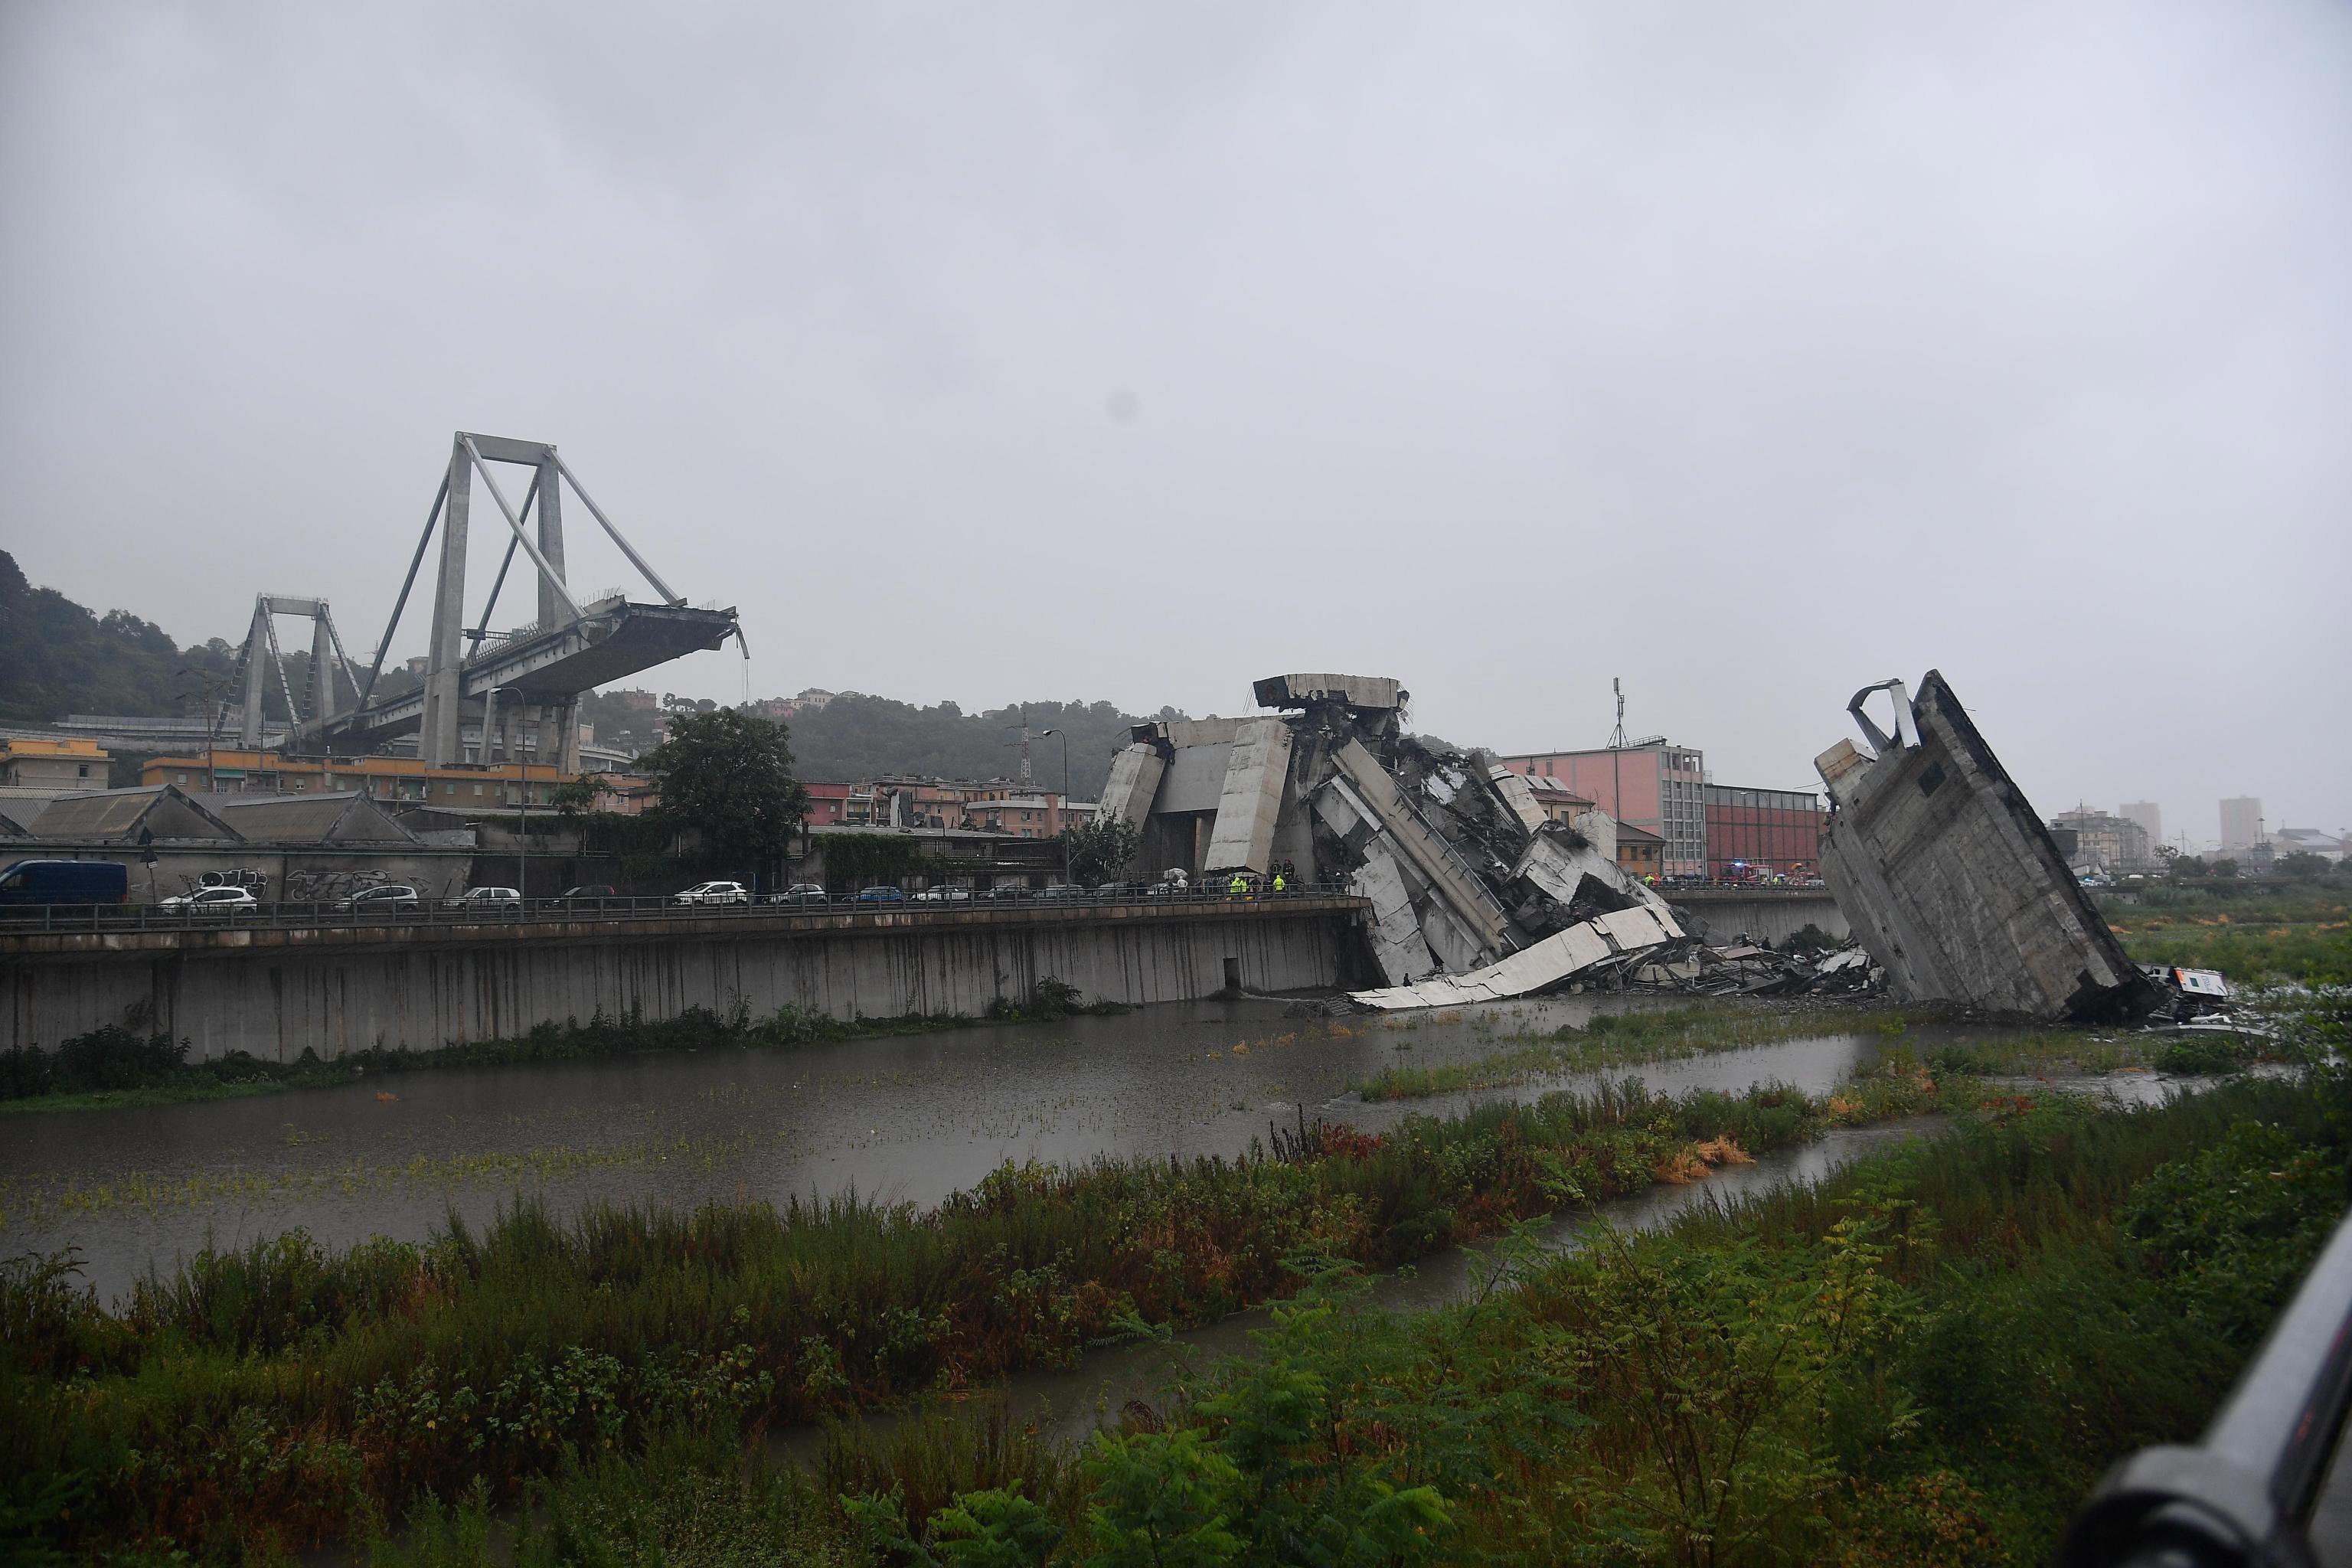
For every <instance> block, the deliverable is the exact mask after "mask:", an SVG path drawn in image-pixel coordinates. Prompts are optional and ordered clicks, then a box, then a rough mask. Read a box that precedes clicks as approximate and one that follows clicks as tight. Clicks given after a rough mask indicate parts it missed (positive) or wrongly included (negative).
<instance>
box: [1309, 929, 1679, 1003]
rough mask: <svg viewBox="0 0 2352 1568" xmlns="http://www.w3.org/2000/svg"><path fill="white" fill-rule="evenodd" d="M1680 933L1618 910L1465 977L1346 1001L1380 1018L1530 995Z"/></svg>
mask: <svg viewBox="0 0 2352 1568" xmlns="http://www.w3.org/2000/svg"><path fill="white" fill-rule="evenodd" d="M1682 935H1683V931H1682V927H1680V926H1678V925H1676V924H1675V918H1674V916H1673V915H1671V914H1668V913H1666V912H1665V911H1664V910H1653V909H1646V908H1645V909H1633V910H1616V911H1614V912H1613V913H1611V914H1605V915H1601V916H1600V917H1598V918H1596V919H1593V920H1589V921H1583V922H1581V923H1580V924H1577V925H1572V926H1570V927H1569V928H1568V929H1567V930H1566V931H1557V932H1554V933H1553V934H1552V935H1550V936H1548V937H1546V938H1544V939H1543V941H1541V942H1537V943H1536V944H1535V945H1533V946H1532V947H1528V948H1524V949H1522V950H1521V951H1519V952H1515V953H1512V954H1511V955H1510V956H1509V957H1508V958H1505V959H1502V960H1500V961H1499V962H1497V963H1490V964H1488V965H1486V967H1485V968H1484V969H1476V970H1473V971H1471V972H1470V973H1466V974H1445V975H1438V976H1435V977H1433V978H1432V979H1429V980H1424V981H1422V982H1420V983H1419V984H1413V985H1392V986H1388V987H1384V988H1382V989H1380V990H1374V991H1351V992H1349V1000H1350V1001H1352V1002H1356V1003H1359V1004H1360V1005H1363V1006H1366V1007H1372V1008H1377V1009H1379V1010H1381V1011H1382V1012H1394V1011H1399V1010H1402V1009H1404V1008H1410V1007H1454V1006H1460V1005H1463V1004H1465V1003H1469V1002H1496V1001H1500V1000H1502V999H1504V998H1506V997H1511V996H1527V995H1531V994H1534V993H1536V992H1538V991H1541V990H1544V989H1546V988H1547V987H1549V986H1552V985H1557V984H1560V983H1561V982H1563V981H1565V980H1569V979H1570V978H1572V977H1573V976H1575V975H1577V974H1579V973H1582V972H1583V971H1585V970H1588V969H1591V968H1592V967H1593V966H1594V965H1596V964H1599V963H1604V962H1606V961H1608V960H1610V959H1612V958H1615V957H1617V956H1619V955H1620V954H1627V953H1641V952H1649V951H1650V950H1652V949H1654V948H1658V947H1663V946H1664V945H1665V944H1666V943H1667V942H1679V941H1681V940H1682Z"/></svg>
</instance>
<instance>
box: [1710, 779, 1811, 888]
mask: <svg viewBox="0 0 2352 1568" xmlns="http://www.w3.org/2000/svg"><path fill="white" fill-rule="evenodd" d="M1705 799H1706V874H1707V875H1708V876H1709V877H1710V878H1712V879H1715V880H1716V881H1718V882H1742V881H1749V880H1766V881H1769V880H1773V879H1779V878H1782V877H1811V876H1813V875H1815V874H1817V873H1818V872H1819V871H1820V869H1821V864H1822V829H1823V828H1825V827H1826V826H1828V825H1829V813H1828V812H1827V811H1825V810H1824V809H1822V802H1821V797H1820V796H1819V795H1814V794H1813V793H1812V792H1811V791H1810V790H1793V789H1741V788H1738V787H1736V786H1734V785H1730V784H1708V785H1707V786H1706V791H1705Z"/></svg>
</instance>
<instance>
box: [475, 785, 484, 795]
mask: <svg viewBox="0 0 2352 1568" xmlns="http://www.w3.org/2000/svg"><path fill="white" fill-rule="evenodd" d="M474 793H475V794H476V795H479V794H481V793H482V786H481V785H479V784H476V785H475V786H474Z"/></svg>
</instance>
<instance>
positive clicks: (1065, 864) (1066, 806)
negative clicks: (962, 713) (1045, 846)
mask: <svg viewBox="0 0 2352 1568" xmlns="http://www.w3.org/2000/svg"><path fill="white" fill-rule="evenodd" d="M1048 735H1059V736H1061V737H1062V881H1063V883H1064V884H1065V885H1067V884H1068V882H1069V879H1070V732H1069V731H1067V730H1040V731H1037V738H1038V739H1039V740H1041V741H1042V740H1044V739H1045V737H1046V736H1048ZM1023 761H1024V763H1025V762H1026V761H1027V758H1026V756H1025V755H1024V758H1023Z"/></svg>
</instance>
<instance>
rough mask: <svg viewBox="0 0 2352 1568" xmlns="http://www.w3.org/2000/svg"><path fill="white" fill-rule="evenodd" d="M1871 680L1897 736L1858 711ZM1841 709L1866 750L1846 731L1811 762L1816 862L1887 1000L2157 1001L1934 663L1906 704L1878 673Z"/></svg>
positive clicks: (2052, 1004)
mask: <svg viewBox="0 0 2352 1568" xmlns="http://www.w3.org/2000/svg"><path fill="white" fill-rule="evenodd" d="M1879 691H1886V692H1888V693H1889V694H1890V696H1891V697H1892V699H1893V703H1894V708H1895V728H1894V730H1893V731H1892V732H1891V733H1890V732H1888V731H1882V730H1880V729H1879V728H1878V726H1877V725H1876V723H1875V722H1874V721H1872V720H1871V718H1870V717H1869V715H1868V713H1867V712H1866V711H1865V710H1864V703H1865V702H1866V701H1867V700H1868V699H1869V698H1870V697H1871V696H1872V695H1873V694H1874V693H1876V692H1879ZM1848 709H1849V710H1850V711H1851V712H1853V715H1854V717H1855V719H1856V721H1858V722H1859V723H1860V724H1861V725H1862V728H1863V731H1864V735H1865V737H1866V738H1867V739H1869V740H1870V741H1871V742H1872V743H1873V745H1874V748H1875V751H1876V754H1875V755H1874V756H1866V755H1865V754H1864V752H1861V751H1860V750H1858V749H1857V748H1855V747H1854V746H1853V743H1852V742H1841V743H1840V744H1839V745H1837V746H1833V747H1832V748H1831V749H1830V750H1829V751H1827V752H1823V753H1822V755H1821V757H1819V758H1818V759H1816V762H1815V767H1816V769H1817V771H1818V772H1819V773H1821V775H1822V783H1823V784H1826V785H1828V786H1829V791H1830V798H1831V816H1830V824H1829V829H1828V831H1827V833H1826V834H1825V835H1824V836H1823V837H1822V876H1823V877H1824V878H1825V879H1827V881H1828V883H1829V886H1830V891H1831V893H1832V896H1833V897H1835V899H1836V900H1837V903H1838V908H1839V909H1840V910H1843V911H1844V914H1845V917H1846V920H1847V921H1848V923H1849V924H1850V925H1852V927H1853V934H1854V937H1855V940H1856V941H1857V942H1860V943H1861V945H1862V946H1863V947H1864V949H1866V950H1867V951H1868V952H1869V954H1870V956H1871V958H1872V959H1874V961H1875V962H1876V963H1878V964H1879V965H1881V966H1883V967H1884V968H1885V971H1886V974H1887V977H1888V982H1889V984H1890V986H1891V988H1892V990H1893V992H1894V994H1895V996H1896V997H1897V998H1899V999H1901V1000H1904V1001H1910V1002H1958V1003H1964V1004H1966V1005H1970V1006H1975V1007H1982V1008H1987V1009H1990V1010H1992V1011H1996V1012H2001V1013H2011V1014H2020V1015H2024V1016H2032V1017H2036V1018H2046V1019H2053V1020H2061V1019H2063V1020H2067V1021H2073V1022H2095V1021H2106V1020H2113V1019H2118V1018H2136V1017H2138V1016H2142V1015H2144V1014H2146V1013H2147V1011H2148V1010H2149V1009H2150V1008H2151V1007H2152V1006H2154V1005H2156V1003H2157V1000H2158V996H2157V993H2156V988H2155V987H2154V985H2153V984H2151V983H2150V982H2149V981H2148V979H2147V976H2146V975H2144V974H2142V973H2140V972H2139V969H2138V966H2137V965H2136V964H2135V963H2132V961H2131V959H2130V958H2129V956H2128V955H2126V953H2125V952H2124V949H2123V944H2122V943H2121V942H2118V941H2116V936H2115V933H2114V932H2112V931H2109V930H2108V929H2107V923H2106V921H2105V920H2104V919H2102V918H2101V917H2100V915H2099V912H2098V910H2096V909H2095V908H2093V907H2092V904H2091V901H2090V900H2089V898H2088V897H2087V896H2085V895H2084V891H2083V889H2082V888H2081V887H2080V886H2079V885H2078V884H2077V883H2076V881H2075V879H2074V876H2073V874H2072V873H2070V872H2069V871H2068V870H2067V868H2066V862H2065V859H2064V858H2063V856H2061V855H2060V854H2059V852H2058V847H2057V846H2056V844H2054V843H2053V841H2052V840H2051V837H2050V833H2049V830H2048V829H2047V828H2046V827H2044V826H2042V818H2041V816H2039V815H2038V814H2037V813H2036V812H2035V811H2034V810H2033V808H2032V805H2031V804H2030V803H2029V802H2028V801H2027V800H2026V798H2025V795H2024V792H2023V791H2021V790H2020V789H2019V788H2018V787H2017V784H2016V782H2015V781H2014V780H2013V779H2011V777H2010V776H2009V773H2007V771H2006V770H2004V769H2003V768H2002V767H2001V765H2000V760H1999V759H1998V758H1996V757H1995V756H1994V755H1993V753H1992V748H1991V747H1990V746H1989V745H1987V744H1986V742H1985V740H1984V737H1983V736H1982V735H1981V734H1980V733H1979V732H1978V730H1977V727H1976V725H1975V723H1974V722H1973V721H1971V720H1970V719H1969V716H1968V713H1967V711H1966V710H1964V709H1963V708H1962V707H1961V706H1960V701H1959V699H1958V697H1957V696H1955V695H1954V694H1953V691H1952V689H1951V687H1950V685H1949V684H1948V683H1947V682H1946V681H1945V679H1944V678H1943V676H1942V675H1941V674H1939V673H1938V672H1937V671H1935V670H1929V671H1928V672H1927V677H1926V678H1925V679H1923V680H1922V681H1921V682H1920V686H1919V696H1918V698H1917V700H1916V701H1915V700H1911V699H1910V698H1909V697H1908V696H1907V694H1906V691H1905V689H1904V687H1903V684H1902V682H1900V681H1885V682H1881V683H1880V684H1879V685H1876V686H1872V687H1866V688H1864V689H1863V690H1861V691H1859V692H1856V693H1855V694H1854V697H1853V701H1852V702H1850V703H1849V704H1848ZM1822 967H1823V969H1826V968H1827V965H1823V966H1822Z"/></svg>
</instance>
